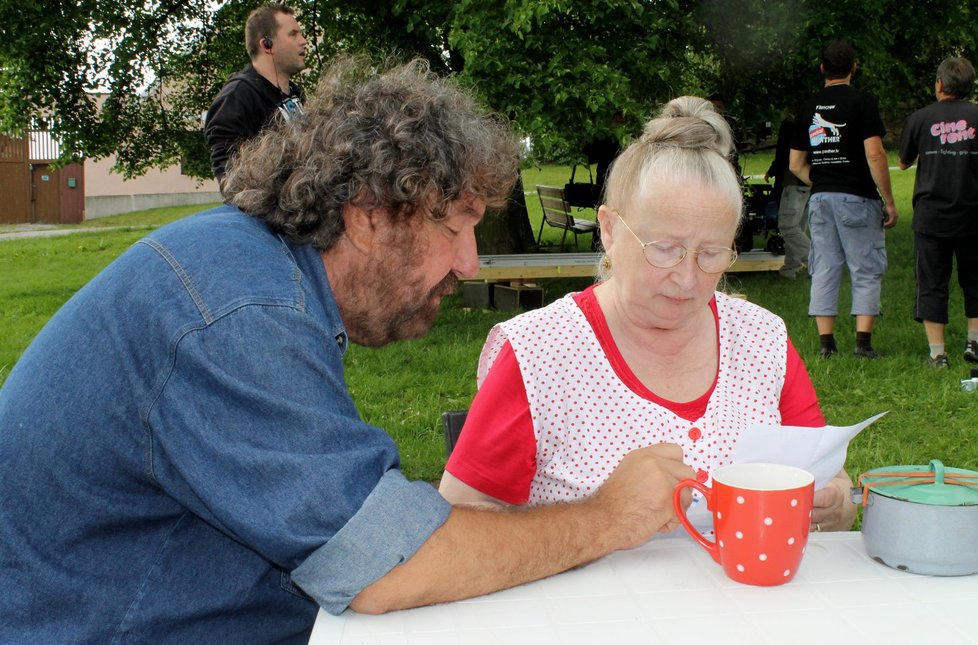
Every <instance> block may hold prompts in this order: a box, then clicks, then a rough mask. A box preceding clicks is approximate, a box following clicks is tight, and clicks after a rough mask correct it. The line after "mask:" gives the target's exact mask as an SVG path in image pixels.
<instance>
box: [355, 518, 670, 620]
mask: <svg viewBox="0 0 978 645" xmlns="http://www.w3.org/2000/svg"><path fill="white" fill-rule="evenodd" d="M610 520H611V518H610V517H608V515H607V513H604V512H602V510H601V507H600V506H599V505H596V504H591V503H587V502H578V503H567V504H556V505H552V506H539V507H534V508H527V507H510V508H499V509H489V508H486V507H484V506H483V507H479V508H475V507H466V506H456V507H455V508H454V509H453V510H452V514H451V515H450V516H449V518H448V520H447V521H446V522H445V524H443V525H442V526H441V527H440V528H439V529H438V530H437V531H435V532H434V533H433V534H432V535H431V537H430V538H429V539H428V541H427V542H425V543H424V544H423V545H422V546H421V548H420V549H419V550H418V552H417V553H415V554H414V556H413V557H411V559H410V560H408V561H407V562H405V563H404V564H402V565H400V566H398V567H395V568H394V569H392V570H391V571H390V572H389V573H388V574H387V575H385V576H384V577H383V578H381V579H380V580H378V581H376V582H374V583H373V584H371V585H370V586H368V587H367V588H366V589H364V590H363V591H362V592H360V594H359V595H358V596H357V597H356V598H355V599H354V600H353V602H352V603H351V604H350V608H351V609H353V610H354V611H359V612H364V613H382V612H386V611H393V610H396V609H405V608H408V607H417V606H421V605H428V604H432V603H438V602H445V601H449V600H459V599H462V598H469V597H472V596H479V595H482V594H486V593H490V592H492V591H496V590H499V589H505V588H508V587H512V586H515V585H518V584H522V583H525V582H529V581H531V580H536V579H539V578H545V577H547V576H551V575H553V574H556V573H560V572H561V571H566V570H567V569H571V568H573V567H576V566H580V565H582V564H585V563H587V562H590V561H592V560H595V559H597V558H599V557H601V556H603V555H605V554H607V553H610V552H611V551H613V550H615V549H617V548H621V547H622V545H621V544H616V543H615V542H614V541H613V540H612V539H611V536H610V532H609V531H608V530H607V528H608V527H609V526H610V524H611V522H610ZM663 521H665V520H663Z"/></svg>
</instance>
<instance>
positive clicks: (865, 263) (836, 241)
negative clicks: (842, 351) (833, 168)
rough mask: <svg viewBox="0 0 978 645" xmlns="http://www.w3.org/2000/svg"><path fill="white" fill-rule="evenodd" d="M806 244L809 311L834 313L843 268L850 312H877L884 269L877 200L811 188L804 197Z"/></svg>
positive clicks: (864, 313) (884, 260)
mask: <svg viewBox="0 0 978 645" xmlns="http://www.w3.org/2000/svg"><path fill="white" fill-rule="evenodd" d="M808 215H809V223H808V226H809V230H810V233H811V238H812V247H811V251H810V252H809V256H808V270H809V272H810V273H811V275H812V289H811V296H810V300H809V304H808V315H810V316H835V315H837V314H838V312H839V285H840V283H841V281H842V270H843V269H845V268H848V269H849V280H850V282H851V283H852V309H851V313H852V315H853V316H878V315H879V313H880V288H881V286H882V283H883V273H885V272H886V240H885V237H884V234H883V202H881V201H880V200H878V199H867V198H866V197H858V196H856V195H850V194H848V193H814V194H812V196H811V199H810V201H809V202H808Z"/></svg>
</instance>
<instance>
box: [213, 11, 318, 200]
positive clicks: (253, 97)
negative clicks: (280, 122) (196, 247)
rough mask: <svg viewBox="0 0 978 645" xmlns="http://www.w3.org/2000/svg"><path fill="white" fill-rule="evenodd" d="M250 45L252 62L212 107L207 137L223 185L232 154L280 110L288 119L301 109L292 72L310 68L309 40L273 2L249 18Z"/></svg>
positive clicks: (247, 40)
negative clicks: (307, 48)
mask: <svg viewBox="0 0 978 645" xmlns="http://www.w3.org/2000/svg"><path fill="white" fill-rule="evenodd" d="M245 48H246V49H247V50H248V55H249V56H250V57H251V63H250V64H248V65H245V67H244V69H242V70H241V71H240V72H235V73H234V74H232V75H231V76H230V78H228V81H227V83H225V85H224V87H223V88H221V91H220V92H219V93H218V95H217V98H215V99H214V103H212V104H211V107H210V109H209V110H208V111H207V117H206V121H205V123H204V136H206V137H207V145H208V146H210V149H211V168H212V170H213V171H214V178H215V179H217V181H218V184H219V185H220V186H221V190H222V191H223V190H224V175H225V173H226V170H227V166H228V163H229V162H230V160H231V156H232V155H233V153H234V152H235V150H236V149H237V147H238V146H239V145H240V144H241V142H242V141H246V140H248V139H250V138H252V137H254V136H255V135H257V134H258V133H259V132H261V130H262V129H263V128H264V127H265V125H266V124H267V123H268V122H269V120H271V118H272V117H273V116H274V115H275V114H276V113H277V114H279V115H281V116H282V117H283V118H285V119H289V118H291V117H292V116H293V115H295V114H297V113H301V112H302V102H303V100H304V96H303V94H302V90H301V89H300V88H299V86H297V85H296V84H295V83H293V82H292V77H293V76H295V75H296V74H298V73H299V72H301V71H302V70H303V69H305V68H306V60H305V59H306V39H305V38H304V37H303V35H302V28H301V27H300V26H299V23H298V22H297V21H296V19H295V15H293V12H292V9H290V8H288V7H286V6H284V5H281V4H278V3H274V2H272V3H269V4H266V5H264V6H261V7H259V8H258V9H255V10H254V11H252V12H251V15H249V16H248V21H247V22H246V23H245Z"/></svg>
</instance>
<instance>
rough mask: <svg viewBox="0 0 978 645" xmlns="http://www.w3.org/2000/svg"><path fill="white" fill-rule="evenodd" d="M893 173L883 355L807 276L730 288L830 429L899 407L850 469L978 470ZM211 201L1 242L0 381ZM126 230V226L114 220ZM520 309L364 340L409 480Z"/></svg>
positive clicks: (958, 341)
mask: <svg viewBox="0 0 978 645" xmlns="http://www.w3.org/2000/svg"><path fill="white" fill-rule="evenodd" d="M741 161H742V163H743V165H744V171H745V174H748V175H757V176H759V175H763V173H764V171H765V170H766V169H767V166H768V164H769V163H770V153H759V154H756V155H750V156H748V157H742V159H741ZM569 175H570V171H569V169H568V168H566V167H559V166H543V167H540V168H529V169H527V170H525V171H524V174H523V176H524V185H525V188H526V189H527V191H529V193H530V194H528V195H527V205H528V208H529V212H530V220H531V226H532V227H533V231H534V233H536V231H537V227H538V226H539V222H540V204H539V200H538V199H537V198H536V195H535V194H532V191H533V190H534V187H535V186H536V185H537V184H549V185H557V186H562V185H563V184H564V183H565V182H566V181H567V180H568V178H569ZM891 176H892V178H893V182H894V190H895V193H896V198H897V204H898V206H899V210H900V213H901V219H900V223H899V224H898V225H897V227H896V228H895V229H893V230H892V231H890V232H888V233H887V248H888V253H889V269H888V270H887V274H886V277H885V279H884V282H883V310H884V315H883V316H881V317H880V319H879V320H878V322H877V328H876V333H875V335H874V345H875V346H876V348H877V349H878V350H880V351H881V352H883V353H884V354H885V357H884V358H883V359H881V360H876V361H864V360H859V359H856V358H854V357H852V356H851V355H850V352H851V348H852V342H853V338H854V335H855V332H854V328H853V321H852V320H851V319H850V317H849V316H847V315H844V313H843V315H841V316H840V317H839V319H838V326H837V331H836V338H837V341H838V342H839V346H840V353H839V355H838V356H836V357H834V358H832V359H830V360H820V359H818V358H817V352H818V337H817V334H816V331H815V325H814V322H813V321H811V320H810V319H809V318H808V316H807V314H806V312H807V305H808V281H807V280H805V279H799V280H796V281H789V280H784V279H782V278H780V277H779V276H778V275H777V274H776V273H752V274H743V273H738V274H731V275H730V276H729V277H728V278H727V288H728V289H729V290H731V291H737V292H742V293H745V294H746V295H747V297H748V298H749V299H750V300H751V301H753V302H756V303H758V304H760V305H762V306H764V307H767V308H768V309H770V310H772V311H774V312H776V313H777V314H778V315H780V316H781V317H782V318H784V320H785V322H786V324H787V326H788V331H789V334H790V335H791V338H792V340H793V341H794V343H795V346H796V347H797V348H798V351H799V352H800V353H801V356H802V358H803V359H804V360H805V362H806V364H807V365H808V369H809V372H810V374H811V376H812V380H813V382H814V384H815V388H816V390H817V391H818V393H819V397H820V400H821V402H822V408H823V411H824V412H825V416H826V419H827V421H828V422H829V423H830V424H834V425H849V424H853V423H856V422H858V421H860V420H862V419H864V418H866V417H869V416H871V415H873V414H875V413H877V412H881V411H884V410H889V411H890V414H889V415H888V416H886V417H885V418H883V419H882V420H880V421H879V422H877V423H876V424H875V425H874V426H872V427H871V428H869V429H867V430H866V431H864V432H863V433H862V434H860V435H859V436H858V437H856V439H855V440H854V441H853V442H852V444H851V446H850V453H849V460H848V466H847V467H848V470H849V472H850V474H852V475H853V477H855V476H857V475H858V474H859V473H861V472H863V471H865V470H868V469H870V468H875V467H878V466H884V465H895V464H901V463H903V464H907V463H913V464H918V463H927V462H928V461H929V460H930V459H933V458H939V459H941V460H943V461H944V462H945V464H947V465H949V466H954V467H959V468H970V469H978V441H976V440H975V433H976V430H978V398H976V397H978V394H975V393H964V392H962V391H961V387H960V383H959V381H960V379H962V378H966V377H967V376H968V375H969V370H968V367H969V366H968V365H967V364H965V363H964V362H963V361H962V359H961V350H962V348H963V345H964V341H965V331H966V326H965V319H964V314H963V303H962V300H961V295H960V291H959V290H958V289H957V287H956V284H957V283H956V278H953V277H952V282H951V284H952V288H951V293H952V298H951V311H950V315H951V324H950V325H949V326H948V330H947V341H948V348H949V355H950V357H951V369H950V370H944V371H938V370H934V369H931V368H929V367H927V366H926V365H924V358H925V355H926V352H927V343H926V341H925V338H924V333H923V329H922V328H921V326H920V325H919V324H918V323H916V322H914V321H913V320H912V319H911V311H912V310H911V306H912V297H913V268H912V262H911V257H912V256H911V252H912V234H911V230H910V218H911V207H910V198H911V193H912V188H913V171H908V172H900V171H896V170H894V171H892V173H891ZM200 208H201V207H185V208H180V209H157V210H154V211H145V212H142V213H137V214H132V215H126V216H118V217H109V218H103V219H99V220H96V221H94V222H88V223H86V224H84V225H82V227H83V228H86V229H88V228H91V229H92V230H91V231H87V230H86V231H85V232H79V233H76V234H73V235H69V236H62V237H56V238H36V239H21V240H11V241H0V275H2V276H3V280H0V329H3V334H2V335H0V382H2V380H3V379H4V378H5V377H6V375H7V374H8V373H9V370H10V368H11V367H12V365H13V363H14V362H15V361H16V359H17V357H18V356H19V355H20V353H21V352H22V351H23V349H24V348H25V347H26V345H27V344H28V342H29V341H30V339H31V338H32V337H33V336H34V334H36V333H37V331H38V330H39V329H40V327H41V326H42V325H43V324H44V322H45V321H46V320H47V319H48V318H49V317H50V316H51V314H53V313H54V311H56V310H57V308H58V307H59V306H60V305H61V304H62V303H63V302H64V301H65V300H66V299H67V298H68V297H69V296H70V295H71V294H72V293H74V292H75V291H76V290H77V289H78V288H79V287H81V286H82V285H83V284H84V283H85V282H87V281H88V280H89V279H90V278H91V277H92V276H93V275H94V274H95V273H96V272H98V271H99V270H100V269H101V268H102V267H103V266H105V265H106V264H108V263H109V262H110V261H111V260H112V259H113V258H114V257H116V256H117V255H118V254H119V253H121V252H122V251H123V250H124V249H125V248H126V247H128V246H129V245H130V244H131V243H132V242H133V241H135V240H136V239H138V238H139V237H141V236H142V235H144V234H145V233H146V231H147V230H149V229H150V228H152V227H155V226H158V225H162V224H164V223H166V222H169V221H172V220H174V219H178V218H179V217H183V216H185V215H186V214H188V213H189V212H193V211H196V210H199V209H200ZM117 226H119V227H123V228H111V229H109V228H106V227H117ZM547 229H548V230H547V231H545V240H549V241H551V242H552V243H554V244H555V243H556V242H557V240H558V239H559V237H558V231H556V229H550V228H549V227H547ZM0 232H3V231H2V230H0ZM589 244H590V238H589V237H582V238H581V244H580V249H579V250H582V251H584V250H587V249H588V245H589ZM762 244H763V240H758V245H759V246H760V245H762ZM590 282H591V280H590V279H587V278H580V279H554V280H544V281H543V282H542V284H543V286H544V288H545V300H546V301H547V302H549V301H552V300H554V299H556V298H558V297H560V296H561V295H563V294H564V293H566V292H568V291H571V290H578V289H581V288H583V287H585V286H587V285H588V284H590ZM842 293H843V298H842V301H841V302H840V312H848V309H849V296H848V284H845V285H844V286H843V289H842ZM510 315H511V314H510V313H508V312H498V311H493V310H470V309H467V308H465V307H464V306H463V303H462V301H461V297H460V296H458V295H456V296H453V297H451V298H448V299H446V300H445V302H444V304H443V314H442V316H441V317H440V318H439V320H438V322H437V323H436V325H435V327H434V329H433V330H432V332H431V333H430V334H429V335H428V336H427V337H426V338H423V339H420V340H415V341H408V342H404V343H398V344H396V345H394V346H390V347H386V348H382V349H379V350H371V349H365V348H360V347H352V348H351V350H350V352H349V354H348V360H347V377H348V381H349V385H350V389H351V392H352V394H353V397H354V399H355V400H356V402H357V404H358V406H359V407H360V409H361V411H362V414H363V416H364V418H365V419H366V420H367V421H369V422H371V423H374V424H376V425H379V426H381V427H383V428H385V429H386V430H388V431H389V432H390V434H391V435H392V436H393V437H394V438H395V440H396V441H397V443H398V445H399V446H400V449H401V453H402V459H403V466H404V469H405V471H406V473H407V474H408V476H410V477H412V478H420V479H436V478H437V477H439V476H440V474H441V469H442V466H443V464H444V446H443V440H442V430H441V421H440V414H441V412H442V411H444V410H450V409H459V408H465V407H467V406H468V404H469V402H470V401H471V399H472V396H473V394H474V392H475V367H476V361H477V358H478V355H479V351H480V349H481V347H482V342H483V340H484V339H485V336H486V333H487V332H488V331H489V329H490V327H491V326H492V325H493V324H495V323H496V322H498V321H501V320H504V319H506V318H508V317H509V316H510Z"/></svg>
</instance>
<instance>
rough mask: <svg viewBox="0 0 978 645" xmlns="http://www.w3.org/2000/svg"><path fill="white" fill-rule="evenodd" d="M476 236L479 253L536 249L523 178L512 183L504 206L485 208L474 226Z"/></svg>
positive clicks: (501, 252)
mask: <svg viewBox="0 0 978 645" xmlns="http://www.w3.org/2000/svg"><path fill="white" fill-rule="evenodd" d="M475 239H476V244H477V246H478V249H479V254H480V255H501V254H507V253H530V252H533V251H535V250H536V240H535V238H534V236H533V229H532V227H531V226H530V217H529V214H528V213H527V211H526V195H524V194H523V179H522V178H520V179H518V180H517V181H516V185H515V186H513V193H512V194H511V195H510V197H509V203H508V204H507V206H506V208H505V209H502V210H487V211H486V216H485V217H483V218H482V222H480V223H479V225H478V226H477V227H476V228H475Z"/></svg>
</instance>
